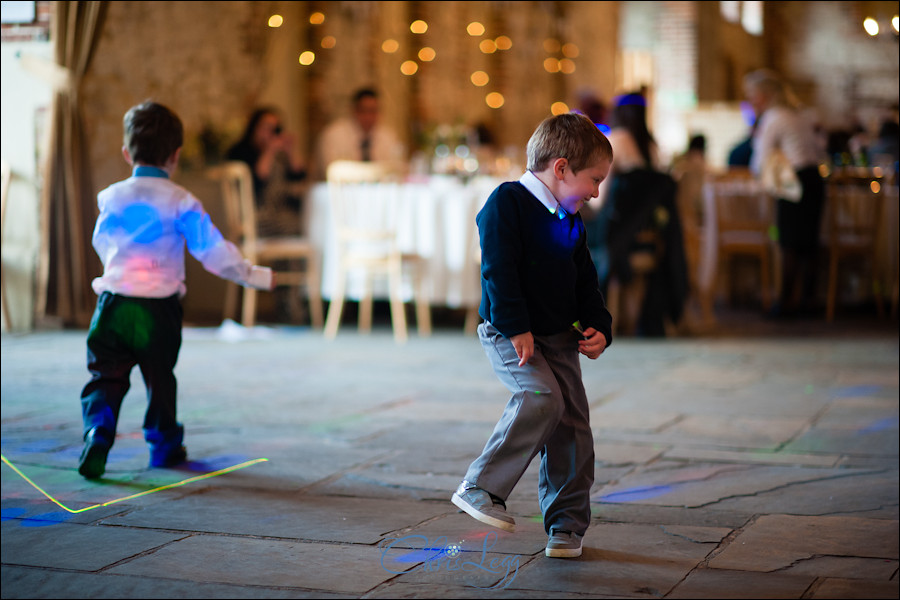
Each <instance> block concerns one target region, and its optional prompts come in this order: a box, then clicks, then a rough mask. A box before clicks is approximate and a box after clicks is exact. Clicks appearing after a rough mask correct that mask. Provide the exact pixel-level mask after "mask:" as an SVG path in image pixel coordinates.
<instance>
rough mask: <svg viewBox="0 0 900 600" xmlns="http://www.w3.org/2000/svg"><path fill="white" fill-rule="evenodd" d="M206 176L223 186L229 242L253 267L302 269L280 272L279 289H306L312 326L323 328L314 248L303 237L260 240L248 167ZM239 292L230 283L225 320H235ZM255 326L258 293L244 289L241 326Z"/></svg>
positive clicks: (224, 167) (228, 167)
mask: <svg viewBox="0 0 900 600" xmlns="http://www.w3.org/2000/svg"><path fill="white" fill-rule="evenodd" d="M207 175H208V176H210V177H211V178H213V179H216V180H218V181H219V182H220V183H221V186H222V200H223V202H224V203H225V211H226V220H227V231H228V234H227V235H228V238H229V239H230V240H231V241H232V242H234V243H235V244H236V245H237V246H238V247H239V248H240V249H241V252H243V254H244V256H245V257H246V258H247V260H249V261H250V262H252V263H253V264H258V265H272V264H274V263H275V262H276V261H279V262H280V261H291V262H292V263H297V264H300V265H301V266H300V268H298V269H296V270H277V271H276V272H275V283H276V285H277V286H297V287H298V288H300V287H306V291H307V297H308V299H309V314H310V321H311V324H312V326H313V327H315V328H320V327H322V296H321V293H320V291H319V286H320V281H321V277H320V274H319V256H318V253H317V252H316V249H315V247H314V246H313V244H312V243H311V242H310V241H309V240H308V239H307V238H306V237H304V236H294V235H285V236H272V237H260V236H259V235H258V232H257V221H256V199H255V198H254V193H253V174H252V173H251V172H250V167H249V166H248V165H247V164H246V163H244V162H241V161H229V162H226V163H223V164H221V165H217V166H215V167H212V168H211V169H209V170H208V171H207ZM298 218H300V217H298ZM237 288H238V286H237V284H235V283H232V282H228V288H227V291H226V296H225V310H224V313H225V317H226V318H232V317H233V316H234V314H235V312H236V310H235V309H236V304H237ZM298 293H299V289H298ZM255 323H256V290H255V289H252V288H248V287H245V288H244V292H243V301H242V306H241V324H242V325H244V326H245V327H252V326H253V325H254V324H255Z"/></svg>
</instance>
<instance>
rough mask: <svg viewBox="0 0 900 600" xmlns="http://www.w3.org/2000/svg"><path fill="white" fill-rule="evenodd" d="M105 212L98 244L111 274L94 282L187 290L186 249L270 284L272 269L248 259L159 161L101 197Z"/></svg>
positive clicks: (112, 288) (131, 291)
mask: <svg viewBox="0 0 900 600" xmlns="http://www.w3.org/2000/svg"><path fill="white" fill-rule="evenodd" d="M97 200H98V204H99V207H100V216H99V217H98V218H97V223H96V225H95V227H94V235H93V244H94V249H95V250H96V251H97V254H98V255H99V256H100V260H101V261H102V262H103V275H102V276H100V277H97V278H96V279H94V281H93V283H92V287H93V288H94V291H95V292H96V293H97V294H98V295H99V294H101V293H103V292H107V291H108V292H112V293H114V294H121V295H123V296H132V297H138V298H166V297H168V296H171V295H173V294H176V293H177V294H178V295H179V296H184V294H185V292H186V290H187V288H186V286H185V282H184V279H185V269H184V248H185V245H187V248H188V251H189V252H190V253H191V255H192V256H194V257H195V258H196V259H197V260H199V261H200V262H201V263H202V264H203V267H204V268H205V269H206V270H207V271H209V272H210V273H213V274H214V275H217V276H219V277H222V278H224V279H229V280H231V281H234V282H236V283H239V284H241V285H245V286H250V287H255V288H259V289H269V288H270V287H271V283H272V271H271V269H269V268H266V267H258V266H254V265H252V264H250V262H249V261H247V260H245V259H244V257H243V255H242V254H241V251H240V250H238V248H237V247H236V246H235V245H234V244H232V243H231V242H229V241H228V240H226V239H225V238H224V237H222V234H221V233H220V232H219V230H218V229H217V228H216V226H215V225H213V223H212V220H211V219H210V217H209V215H208V214H207V213H206V211H205V210H204V209H203V206H202V205H201V203H200V201H199V200H197V198H195V197H194V196H193V195H192V194H191V193H190V192H188V191H187V190H186V189H184V188H183V187H181V186H179V185H178V184H176V183H173V182H172V181H170V180H169V179H168V176H167V175H166V173H165V171H163V170H162V169H158V168H156V167H146V166H138V167H136V168H135V170H134V175H132V177H129V178H128V179H125V180H124V181H120V182H118V183H114V184H113V185H111V186H109V187H108V188H106V189H105V190H103V191H102V192H100V193H99V194H98V195H97Z"/></svg>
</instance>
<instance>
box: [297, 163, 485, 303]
mask: <svg viewBox="0 0 900 600" xmlns="http://www.w3.org/2000/svg"><path fill="white" fill-rule="evenodd" d="M501 182H502V180H501V179H498V178H494V177H488V176H477V177H473V178H470V179H463V178H460V177H456V176H451V175H430V176H421V177H415V178H408V179H406V180H404V181H399V182H383V183H367V184H360V185H359V193H361V194H365V195H366V197H367V198H368V199H369V201H370V202H372V203H386V202H395V203H397V207H396V209H397V215H398V217H397V224H396V226H397V234H398V243H399V245H400V249H401V250H402V251H403V252H409V253H413V254H418V255H420V256H422V257H424V259H425V262H426V264H427V267H426V269H427V273H426V280H427V283H426V286H427V290H428V297H429V298H430V303H431V304H432V305H433V306H446V307H449V308H468V307H470V306H473V305H475V306H477V304H478V303H479V302H480V300H481V279H480V270H479V260H478V240H477V232H476V231H477V230H476V227H475V215H476V214H477V212H478V210H479V209H480V208H481V207H482V206H483V205H484V202H485V201H486V200H487V198H488V196H489V195H490V194H491V192H492V191H493V190H494V188H496V187H497V186H498V185H499V184H500V183H501ZM307 200H308V201H309V202H311V205H310V206H309V211H310V212H309V237H310V239H311V240H312V242H313V243H314V244H315V246H316V247H317V248H318V249H319V252H320V256H321V257H322V297H323V298H325V299H330V298H331V296H332V293H333V290H334V285H335V277H336V271H337V264H336V259H337V256H336V252H337V249H336V238H335V230H334V224H333V222H332V219H331V207H330V202H329V195H328V183H325V182H323V183H318V184H315V185H314V186H312V188H311V190H310V193H309V195H308V196H307ZM361 295H362V285H361V282H356V281H352V280H351V281H350V282H349V283H348V287H347V297H348V298H350V299H355V300H358V299H359V298H360V297H361ZM403 295H404V299H409V298H411V297H412V289H411V288H410V289H404V290H403ZM374 297H375V298H376V299H386V298H387V297H388V294H387V283H386V282H384V281H376V282H375V283H374Z"/></svg>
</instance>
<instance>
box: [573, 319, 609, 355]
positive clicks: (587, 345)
mask: <svg viewBox="0 0 900 600" xmlns="http://www.w3.org/2000/svg"><path fill="white" fill-rule="evenodd" d="M583 335H584V339H583V340H579V341H578V351H579V352H581V353H582V354H584V355H585V356H587V357H588V358H590V359H594V358H597V357H598V356H600V355H601V354H603V351H604V350H606V336H605V335H603V334H602V333H600V332H599V331H597V330H596V329H594V328H593V327H588V328H587V329H585V330H584V334H583Z"/></svg>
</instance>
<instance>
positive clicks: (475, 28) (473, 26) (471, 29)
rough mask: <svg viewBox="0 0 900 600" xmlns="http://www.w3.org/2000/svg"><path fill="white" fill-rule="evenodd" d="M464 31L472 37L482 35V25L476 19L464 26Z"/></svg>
mask: <svg viewBox="0 0 900 600" xmlns="http://www.w3.org/2000/svg"><path fill="white" fill-rule="evenodd" d="M466 32H468V34H469V35H471V36H473V37H476V36H479V35H484V25H482V24H481V23H479V22H478V21H472V22H471V23H469V25H468V26H467V27H466Z"/></svg>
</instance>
